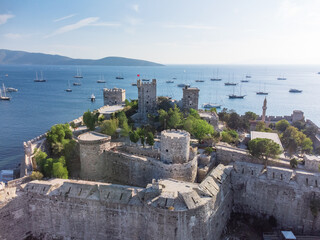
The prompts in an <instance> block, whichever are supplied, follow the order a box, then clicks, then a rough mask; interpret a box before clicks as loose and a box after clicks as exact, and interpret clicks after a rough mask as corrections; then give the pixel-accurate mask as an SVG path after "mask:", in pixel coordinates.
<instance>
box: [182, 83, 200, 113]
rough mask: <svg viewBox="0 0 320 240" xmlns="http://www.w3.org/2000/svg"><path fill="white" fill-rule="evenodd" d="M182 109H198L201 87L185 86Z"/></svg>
mask: <svg viewBox="0 0 320 240" xmlns="http://www.w3.org/2000/svg"><path fill="white" fill-rule="evenodd" d="M182 91H183V96H182V109H184V110H188V109H190V108H193V109H195V110H198V105H199V91H200V90H199V88H190V87H184V88H183V89H182Z"/></svg>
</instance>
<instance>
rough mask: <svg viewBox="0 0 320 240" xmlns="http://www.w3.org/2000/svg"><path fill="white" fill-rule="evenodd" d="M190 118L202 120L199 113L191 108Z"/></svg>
mask: <svg viewBox="0 0 320 240" xmlns="http://www.w3.org/2000/svg"><path fill="white" fill-rule="evenodd" d="M189 116H192V117H194V118H196V119H200V115H199V113H198V111H197V110H195V109H193V108H190V110H189Z"/></svg>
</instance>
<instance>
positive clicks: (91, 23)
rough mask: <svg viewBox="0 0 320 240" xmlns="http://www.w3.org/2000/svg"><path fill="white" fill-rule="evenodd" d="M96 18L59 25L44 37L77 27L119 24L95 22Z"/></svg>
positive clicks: (116, 24) (114, 24)
mask: <svg viewBox="0 0 320 240" xmlns="http://www.w3.org/2000/svg"><path fill="white" fill-rule="evenodd" d="M98 20H99V18H98V17H89V18H85V19H82V20H80V21H78V22H76V23H74V24H69V25H66V26H64V27H61V28H59V29H57V30H56V31H54V32H53V33H51V34H49V35H46V36H45V37H44V38H48V37H53V36H56V35H60V34H63V33H67V32H71V31H74V30H77V29H79V28H83V27H87V26H108V27H110V26H119V25H120V24H118V23H107V22H97V21H98Z"/></svg>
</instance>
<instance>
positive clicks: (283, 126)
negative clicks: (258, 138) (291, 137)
mask: <svg viewBox="0 0 320 240" xmlns="http://www.w3.org/2000/svg"><path fill="white" fill-rule="evenodd" d="M289 126H290V123H289V122H288V121H287V120H285V119H282V120H280V121H279V122H277V123H276V129H277V131H279V132H281V133H282V132H284V131H285V130H286V129H287V128H288V127H289Z"/></svg>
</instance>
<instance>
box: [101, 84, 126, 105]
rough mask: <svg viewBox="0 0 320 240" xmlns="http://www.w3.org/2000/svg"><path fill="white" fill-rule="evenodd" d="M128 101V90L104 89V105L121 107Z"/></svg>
mask: <svg viewBox="0 0 320 240" xmlns="http://www.w3.org/2000/svg"><path fill="white" fill-rule="evenodd" d="M125 100H126V90H124V89H122V88H112V89H108V88H104V89H103V102H104V105H109V106H112V105H121V104H124V101H125Z"/></svg>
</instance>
